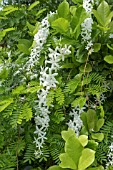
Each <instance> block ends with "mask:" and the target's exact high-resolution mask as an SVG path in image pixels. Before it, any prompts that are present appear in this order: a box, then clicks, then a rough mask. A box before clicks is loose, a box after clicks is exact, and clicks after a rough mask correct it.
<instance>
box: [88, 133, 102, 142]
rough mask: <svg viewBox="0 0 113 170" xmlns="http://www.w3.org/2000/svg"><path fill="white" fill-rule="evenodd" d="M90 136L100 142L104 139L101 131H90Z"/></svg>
mask: <svg viewBox="0 0 113 170" xmlns="http://www.w3.org/2000/svg"><path fill="white" fill-rule="evenodd" d="M91 137H92V138H93V139H97V140H98V141H99V142H101V141H102V140H103V139H104V134H103V133H92V134H91Z"/></svg>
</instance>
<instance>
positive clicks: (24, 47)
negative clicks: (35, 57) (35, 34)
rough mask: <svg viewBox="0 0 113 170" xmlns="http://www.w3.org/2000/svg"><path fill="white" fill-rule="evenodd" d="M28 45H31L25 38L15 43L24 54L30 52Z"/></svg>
mask: <svg viewBox="0 0 113 170" xmlns="http://www.w3.org/2000/svg"><path fill="white" fill-rule="evenodd" d="M30 46H31V41H30V40H27V39H20V40H19V41H18V45H17V47H18V49H19V50H20V51H21V52H23V53H25V54H30V50H29V48H30Z"/></svg>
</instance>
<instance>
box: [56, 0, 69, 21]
mask: <svg viewBox="0 0 113 170" xmlns="http://www.w3.org/2000/svg"><path fill="white" fill-rule="evenodd" d="M68 14H69V3H68V2H67V1H66V0H64V1H63V2H62V3H61V4H60V5H59V6H58V15H59V17H60V18H66V17H67V16H68Z"/></svg>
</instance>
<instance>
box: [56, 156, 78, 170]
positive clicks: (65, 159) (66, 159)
mask: <svg viewBox="0 0 113 170" xmlns="http://www.w3.org/2000/svg"><path fill="white" fill-rule="evenodd" d="M59 158H60V161H61V163H60V164H59V166H60V167H62V168H71V169H77V165H76V164H75V162H74V160H73V159H72V158H71V157H70V156H69V155H68V154H67V153H62V154H60V156H59Z"/></svg>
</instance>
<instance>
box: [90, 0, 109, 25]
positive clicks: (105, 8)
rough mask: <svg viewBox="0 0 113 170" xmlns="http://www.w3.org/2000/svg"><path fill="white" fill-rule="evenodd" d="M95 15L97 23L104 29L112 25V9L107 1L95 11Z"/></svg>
mask: <svg viewBox="0 0 113 170" xmlns="http://www.w3.org/2000/svg"><path fill="white" fill-rule="evenodd" d="M93 13H94V15H95V17H96V19H97V21H98V22H99V23H100V24H101V25H102V26H103V27H106V26H107V25H108V24H109V23H110V21H111V18H112V14H110V7H109V5H108V3H107V2H106V1H102V3H101V4H100V5H99V6H98V8H97V11H96V10H93Z"/></svg>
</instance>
